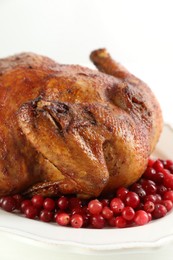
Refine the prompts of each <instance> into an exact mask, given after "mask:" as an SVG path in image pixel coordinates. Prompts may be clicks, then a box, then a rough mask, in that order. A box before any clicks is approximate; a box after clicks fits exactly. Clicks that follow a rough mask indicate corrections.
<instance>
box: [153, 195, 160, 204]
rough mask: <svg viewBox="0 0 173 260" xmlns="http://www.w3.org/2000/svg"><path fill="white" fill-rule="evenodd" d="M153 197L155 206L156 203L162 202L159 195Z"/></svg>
mask: <svg viewBox="0 0 173 260" xmlns="http://www.w3.org/2000/svg"><path fill="white" fill-rule="evenodd" d="M154 196H155V198H156V201H155V203H156V204H157V203H160V202H161V201H162V197H161V195H160V194H155V195H154Z"/></svg>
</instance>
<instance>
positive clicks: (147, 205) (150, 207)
mask: <svg viewBox="0 0 173 260" xmlns="http://www.w3.org/2000/svg"><path fill="white" fill-rule="evenodd" d="M154 209H155V205H154V203H153V202H152V201H147V202H145V204H144V210H145V211H146V212H147V213H151V212H153V211H154Z"/></svg>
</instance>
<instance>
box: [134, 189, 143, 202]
mask: <svg viewBox="0 0 173 260" xmlns="http://www.w3.org/2000/svg"><path fill="white" fill-rule="evenodd" d="M133 191H134V192H135V193H136V194H137V195H138V196H139V198H140V199H141V200H142V199H143V198H144V197H145V196H146V192H145V190H144V189H143V188H142V187H139V188H136V189H134V190H133Z"/></svg>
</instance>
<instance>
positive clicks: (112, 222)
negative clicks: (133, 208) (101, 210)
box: [108, 216, 116, 227]
mask: <svg viewBox="0 0 173 260" xmlns="http://www.w3.org/2000/svg"><path fill="white" fill-rule="evenodd" d="M108 224H109V226H111V227H116V217H115V216H113V217H112V218H110V219H108Z"/></svg>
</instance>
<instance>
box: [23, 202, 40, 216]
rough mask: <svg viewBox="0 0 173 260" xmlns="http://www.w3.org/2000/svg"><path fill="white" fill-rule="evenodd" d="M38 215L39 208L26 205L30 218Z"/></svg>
mask: <svg viewBox="0 0 173 260" xmlns="http://www.w3.org/2000/svg"><path fill="white" fill-rule="evenodd" d="M37 215H38V210H37V209H36V208H35V207H34V206H33V205H31V206H27V207H25V216H26V217H27V218H30V219H34V218H36V217H37Z"/></svg>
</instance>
